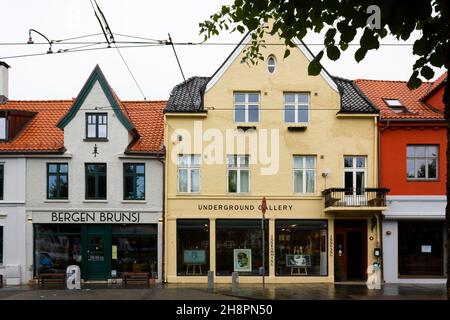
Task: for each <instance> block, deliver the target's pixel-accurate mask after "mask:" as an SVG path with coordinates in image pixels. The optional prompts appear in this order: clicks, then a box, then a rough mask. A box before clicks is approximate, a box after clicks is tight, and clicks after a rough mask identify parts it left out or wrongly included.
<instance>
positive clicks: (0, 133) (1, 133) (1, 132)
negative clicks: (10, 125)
mask: <svg viewBox="0 0 450 320" xmlns="http://www.w3.org/2000/svg"><path fill="white" fill-rule="evenodd" d="M6 137H7V135H6V118H3V117H0V140H6Z"/></svg>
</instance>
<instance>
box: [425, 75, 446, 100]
mask: <svg viewBox="0 0 450 320" xmlns="http://www.w3.org/2000/svg"><path fill="white" fill-rule="evenodd" d="M446 81H447V72H444V73H443V74H442V75H441V76H440V77H439V78H437V79H436V80H435V81H434V82H433V83H432V84H431V86H430V88H429V89H428V90H427V92H426V93H425V95H424V96H423V97H422V100H423V101H425V100H426V99H427V98H429V97H430V96H431V95H432V94H433V93H434V92H435V91H436V90H437V89H439V88H440V87H441V86H442V85H443V84H445V82H446Z"/></svg>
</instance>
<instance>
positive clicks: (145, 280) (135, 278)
mask: <svg viewBox="0 0 450 320" xmlns="http://www.w3.org/2000/svg"><path fill="white" fill-rule="evenodd" d="M149 282H150V273H149V272H124V273H122V283H123V285H124V286H127V285H128V284H135V285H136V284H145V285H146V286H147V287H148V286H149Z"/></svg>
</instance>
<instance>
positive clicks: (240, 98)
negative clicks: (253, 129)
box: [234, 92, 259, 122]
mask: <svg viewBox="0 0 450 320" xmlns="http://www.w3.org/2000/svg"><path fill="white" fill-rule="evenodd" d="M234 121H235V122H259V92H235V93H234Z"/></svg>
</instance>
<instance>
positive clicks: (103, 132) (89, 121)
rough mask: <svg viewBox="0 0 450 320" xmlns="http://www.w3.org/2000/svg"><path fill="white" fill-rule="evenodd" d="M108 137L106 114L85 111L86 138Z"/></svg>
mask: <svg viewBox="0 0 450 320" xmlns="http://www.w3.org/2000/svg"><path fill="white" fill-rule="evenodd" d="M107 137H108V114H107V113H86V139H106V138H107Z"/></svg>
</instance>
